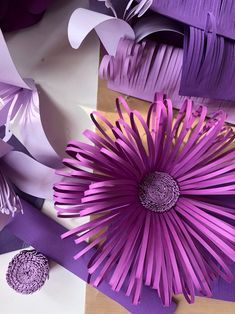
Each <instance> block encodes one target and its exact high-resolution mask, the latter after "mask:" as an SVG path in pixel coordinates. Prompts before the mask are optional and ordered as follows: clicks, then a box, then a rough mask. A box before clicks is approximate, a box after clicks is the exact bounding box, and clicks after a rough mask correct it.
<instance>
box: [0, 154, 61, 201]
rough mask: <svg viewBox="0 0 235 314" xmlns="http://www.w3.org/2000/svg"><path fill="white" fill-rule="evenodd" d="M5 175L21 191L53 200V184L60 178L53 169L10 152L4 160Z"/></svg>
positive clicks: (24, 155) (22, 155)
mask: <svg viewBox="0 0 235 314" xmlns="http://www.w3.org/2000/svg"><path fill="white" fill-rule="evenodd" d="M1 165H2V167H3V169H4V173H5V174H6V175H7V176H8V178H9V179H10V180H11V182H12V183H14V184H15V185H16V186H17V187H18V188H19V189H20V190H21V191H23V192H25V193H27V194H30V195H33V196H36V197H40V198H44V199H52V194H53V190H52V187H53V183H54V182H55V181H56V179H57V178H58V177H57V176H56V175H55V171H54V169H52V168H49V167H47V166H44V165H42V164H40V163H39V162H37V161H36V160H34V159H32V158H31V157H29V156H27V155H26V154H24V153H21V152H16V151H14V152H10V153H8V154H7V155H6V156H5V157H3V158H2V161H1Z"/></svg>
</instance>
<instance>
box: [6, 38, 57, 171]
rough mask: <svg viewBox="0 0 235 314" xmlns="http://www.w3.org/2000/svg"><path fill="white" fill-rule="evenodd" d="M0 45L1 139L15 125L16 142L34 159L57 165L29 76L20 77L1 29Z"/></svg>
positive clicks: (54, 166) (55, 166) (35, 90)
mask: <svg viewBox="0 0 235 314" xmlns="http://www.w3.org/2000/svg"><path fill="white" fill-rule="evenodd" d="M0 48H1V49H0V99H1V102H2V108H1V110H0V126H2V125H6V134H5V138H4V141H8V140H9V138H10V137H11V134H12V127H13V126H17V128H18V130H19V134H18V136H20V138H19V139H20V141H21V142H22V144H23V145H24V146H25V147H26V148H27V150H28V151H29V152H30V154H31V155H32V156H33V157H34V158H35V159H36V160H37V161H39V162H41V163H43V164H45V165H47V166H49V167H53V168H61V167H62V165H61V158H60V157H59V156H58V155H57V154H56V152H55V151H54V149H53V148H52V146H51V145H50V143H49V142H48V140H47V137H46V134H45V132H44V130H43V126H42V122H41V117H40V104H39V97H38V92H37V89H36V86H35V85H34V82H33V80H32V79H27V80H23V79H22V78H21V76H20V74H19V73H18V71H17V69H16V67H15V65H14V63H13V61H12V59H11V56H10V53H9V51H8V48H7V45H6V42H5V40H4V37H3V35H2V33H1V32H0ZM32 135H33V136H32Z"/></svg>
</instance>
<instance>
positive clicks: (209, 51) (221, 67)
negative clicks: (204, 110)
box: [180, 2, 235, 122]
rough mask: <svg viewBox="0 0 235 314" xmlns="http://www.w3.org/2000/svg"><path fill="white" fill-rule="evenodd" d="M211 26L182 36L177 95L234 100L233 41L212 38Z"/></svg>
mask: <svg viewBox="0 0 235 314" xmlns="http://www.w3.org/2000/svg"><path fill="white" fill-rule="evenodd" d="M234 3H235V2H234ZM213 23H214V22H213V20H212V29H211V31H209V30H207V31H202V30H200V29H197V28H194V27H190V29H189V30H188V31H187V32H186V34H185V37H184V58H183V69H182V80H181V86H180V94H181V95H188V96H191V95H193V96H196V97H209V98H214V99H224V100H232V101H235V88H234V87H235V41H232V40H229V39H226V38H224V37H223V36H218V35H216V33H215V29H214V27H213ZM214 26H215V25H214ZM233 122H234V121H233Z"/></svg>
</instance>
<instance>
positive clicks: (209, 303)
mask: <svg viewBox="0 0 235 314" xmlns="http://www.w3.org/2000/svg"><path fill="white" fill-rule="evenodd" d="M119 95H120V93H116V92H113V91H111V90H109V89H108V88H107V87H106V82H104V81H101V80H100V81H99V87H98V99H97V110H99V111H100V112H102V113H103V114H104V115H105V116H106V118H108V119H109V120H110V121H114V120H115V118H116V117H117V113H116V112H115V106H114V105H115V99H116V97H117V96H119ZM125 98H126V100H127V102H128V104H129V106H130V107H131V108H135V109H136V110H138V111H140V112H141V113H142V114H143V116H146V114H147V110H148V107H149V103H148V102H145V101H141V100H139V99H135V98H133V97H125ZM174 299H175V301H176V303H177V309H176V311H175V314H234V313H235V303H233V302H224V301H219V300H213V299H207V298H202V297H197V298H196V302H195V304H188V303H187V302H186V301H185V299H184V297H183V296H181V295H179V296H177V297H175V298H174ZM128 313H129V312H128V311H127V310H126V309H124V308H123V307H122V306H121V305H119V304H117V303H116V302H115V301H113V300H111V299H110V298H108V297H107V296H105V295H104V294H102V293H100V292H98V291H97V290H96V289H95V288H93V287H91V286H89V285H87V289H86V307H85V314H128ZM143 314H145V313H143ZM146 314H147V313H146ZM156 314H161V313H156Z"/></svg>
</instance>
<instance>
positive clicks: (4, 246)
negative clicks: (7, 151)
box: [0, 128, 44, 254]
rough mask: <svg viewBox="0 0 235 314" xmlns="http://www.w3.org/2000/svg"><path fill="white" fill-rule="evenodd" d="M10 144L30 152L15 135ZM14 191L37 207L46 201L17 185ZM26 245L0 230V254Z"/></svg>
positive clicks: (16, 148)
mask: <svg viewBox="0 0 235 314" xmlns="http://www.w3.org/2000/svg"><path fill="white" fill-rule="evenodd" d="M4 133H5V131H4V128H2V129H1V130H0V137H2V135H3V134H4ZM8 144H10V145H11V146H12V147H13V149H14V150H18V151H21V152H23V153H25V154H28V152H27V150H26V149H25V147H24V146H22V144H21V143H20V142H19V141H18V140H17V139H16V137H15V136H12V137H11V139H10V141H9V143H8ZM8 144H7V145H8ZM14 192H15V194H16V195H17V197H18V196H21V197H23V198H24V199H26V200H27V201H28V202H30V203H31V204H33V205H34V206H35V207H37V208H41V207H42V204H43V201H44V200H43V199H39V198H35V197H33V196H30V195H26V194H25V193H22V192H21V191H20V190H18V189H16V187H15V186H14ZM2 217H3V216H1V218H2ZM1 218H0V220H1ZM6 218H7V217H6ZM8 218H9V217H8ZM1 221H2V220H1ZM0 229H1V228H0ZM26 247H27V244H26V243H24V242H22V241H21V240H20V239H18V238H16V237H15V236H14V235H13V234H11V233H10V232H9V231H7V230H6V229H3V230H2V231H1V232H0V254H3V253H7V252H11V251H15V250H18V249H23V248H26Z"/></svg>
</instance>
